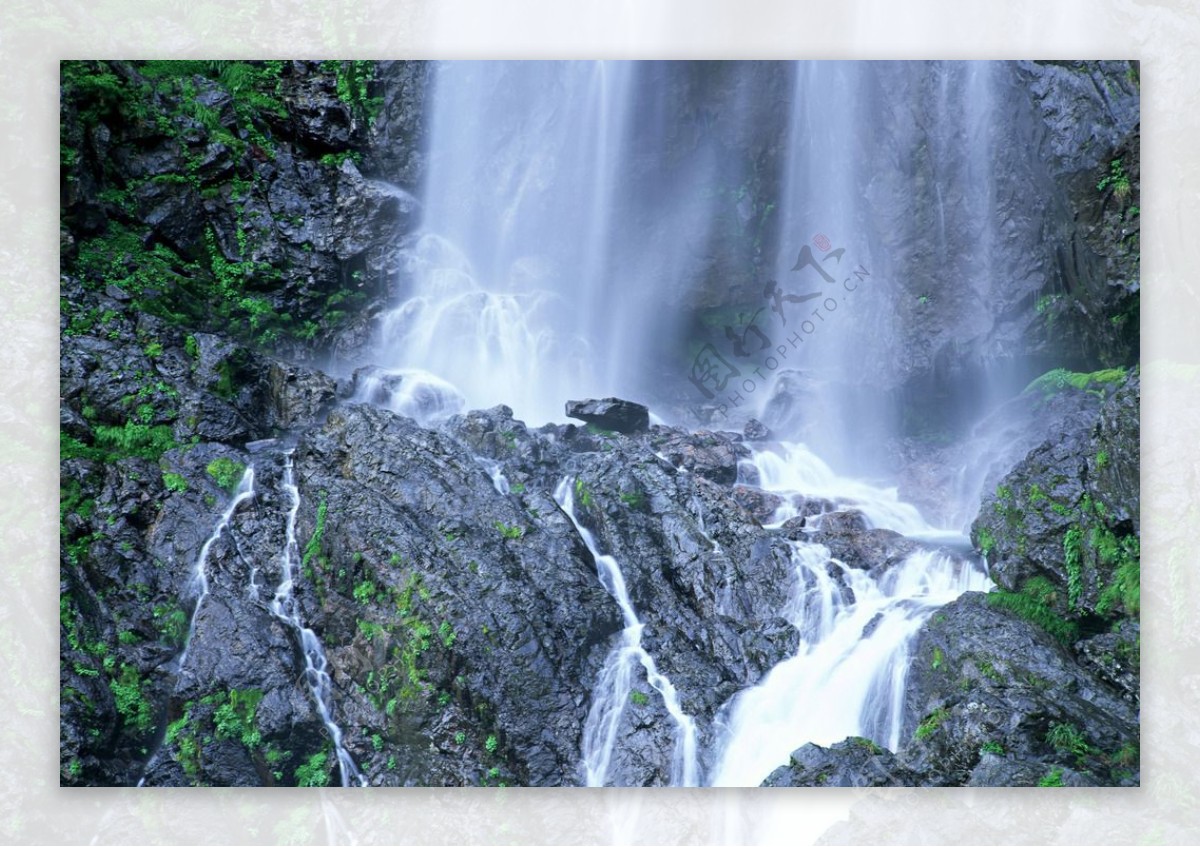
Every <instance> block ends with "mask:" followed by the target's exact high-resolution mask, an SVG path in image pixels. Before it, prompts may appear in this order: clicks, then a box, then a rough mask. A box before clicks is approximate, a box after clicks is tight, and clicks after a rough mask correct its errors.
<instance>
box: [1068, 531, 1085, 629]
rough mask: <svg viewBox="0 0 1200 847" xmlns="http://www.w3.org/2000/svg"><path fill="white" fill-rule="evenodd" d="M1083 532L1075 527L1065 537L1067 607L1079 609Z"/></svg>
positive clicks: (1081, 582) (1081, 593)
mask: <svg viewBox="0 0 1200 847" xmlns="http://www.w3.org/2000/svg"><path fill="white" fill-rule="evenodd" d="M1082 545H1083V530H1081V529H1080V528H1079V527H1077V526H1073V527H1071V528H1070V529H1068V530H1067V534H1066V535H1064V536H1063V560H1064V562H1065V563H1066V567H1067V607H1068V608H1071V609H1078V608H1079V601H1080V599H1081V598H1082V595H1083V556H1082Z"/></svg>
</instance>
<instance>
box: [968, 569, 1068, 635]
mask: <svg viewBox="0 0 1200 847" xmlns="http://www.w3.org/2000/svg"><path fill="white" fill-rule="evenodd" d="M1056 594H1057V589H1055V587H1054V585H1053V584H1052V583H1051V582H1050V581H1049V580H1047V579H1046V578H1045V577H1030V578H1029V579H1028V580H1026V581H1025V583H1024V585H1022V586H1021V591H1020V592H1010V591H1001V590H996V591H992V592H991V593H990V594H988V595H987V599H988V604H989V605H991V606H994V607H996V608H1000V609H1005V610H1007V611H1010V612H1012V613H1013V614H1015V615H1016V616H1017V617H1019V618H1022V619H1024V620H1027V621H1029V622H1030V623H1032V624H1035V625H1037V626H1039V627H1041V628H1042V629H1044V630H1045V631H1046V632H1048V633H1050V634H1051V635H1053V636H1054V637H1055V638H1057V639H1058V640H1059V641H1061V642H1062V643H1063V644H1072V643H1074V642H1075V641H1076V640H1078V638H1079V625H1078V624H1076V623H1075V622H1074V621H1070V620H1067V619H1066V618H1063V617H1062V616H1060V615H1059V614H1058V613H1057V612H1055V611H1054V609H1053V608H1051V604H1052V603H1053V602H1054V599H1055V597H1056Z"/></svg>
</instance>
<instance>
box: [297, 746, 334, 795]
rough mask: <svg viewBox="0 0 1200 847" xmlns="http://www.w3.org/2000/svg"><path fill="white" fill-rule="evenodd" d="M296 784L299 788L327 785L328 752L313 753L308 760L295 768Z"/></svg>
mask: <svg viewBox="0 0 1200 847" xmlns="http://www.w3.org/2000/svg"><path fill="white" fill-rule="evenodd" d="M295 775H296V785H298V786H299V787H301V788H324V787H325V786H327V785H329V754H328V753H326V752H324V751H322V752H320V753H313V754H312V755H311V756H309V757H308V761H306V762H305V763H304V764H302V765H300V766H299V767H298V768H296V774H295Z"/></svg>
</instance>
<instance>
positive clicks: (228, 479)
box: [205, 456, 246, 493]
mask: <svg viewBox="0 0 1200 847" xmlns="http://www.w3.org/2000/svg"><path fill="white" fill-rule="evenodd" d="M205 471H207V472H208V475H209V476H210V477H212V478H213V481H214V482H215V483H216V484H217V485H219V486H220V487H221V488H223V489H225V490H226V491H228V492H230V493H232V492H233V490H234V488H236V487H237V484H238V483H239V482H241V480H242V476H243V475H244V474H245V473H246V466H245V465H243V464H242V463H241V462H235V461H234V460H233V459H227V458H225V457H224V456H222V457H221V458H219V459H213V460H212V461H211V462H209V463H208V467H206V468H205Z"/></svg>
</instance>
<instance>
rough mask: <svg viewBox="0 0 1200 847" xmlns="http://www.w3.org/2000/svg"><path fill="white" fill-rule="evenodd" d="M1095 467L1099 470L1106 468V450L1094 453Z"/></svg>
mask: <svg viewBox="0 0 1200 847" xmlns="http://www.w3.org/2000/svg"><path fill="white" fill-rule="evenodd" d="M1096 467H1097V468H1101V469H1103V468H1106V467H1108V451H1107V450H1100V451H1098V452H1097V453H1096Z"/></svg>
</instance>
